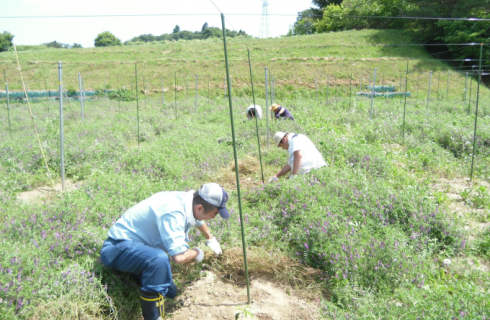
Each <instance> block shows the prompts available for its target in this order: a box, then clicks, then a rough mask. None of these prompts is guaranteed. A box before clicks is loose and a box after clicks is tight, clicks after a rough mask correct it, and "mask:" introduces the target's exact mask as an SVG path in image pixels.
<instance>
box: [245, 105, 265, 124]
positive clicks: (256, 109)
mask: <svg viewBox="0 0 490 320" xmlns="http://www.w3.org/2000/svg"><path fill="white" fill-rule="evenodd" d="M255 116H257V119H258V120H260V119H262V108H261V107H260V106H259V105H257V104H255V105H251V106H248V108H247V119H248V120H252V119H253V118H254V117H255Z"/></svg>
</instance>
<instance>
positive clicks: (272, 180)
mask: <svg viewBox="0 0 490 320" xmlns="http://www.w3.org/2000/svg"><path fill="white" fill-rule="evenodd" d="M278 180H279V179H277V177H276V176H273V177H272V178H270V179H269V183H271V182H277V181H278Z"/></svg>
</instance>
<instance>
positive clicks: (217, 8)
mask: <svg viewBox="0 0 490 320" xmlns="http://www.w3.org/2000/svg"><path fill="white" fill-rule="evenodd" d="M209 1H211V3H212V4H213V6H214V7H215V8H216V9H218V11H219V13H221V14H223V12H221V10H220V9H219V8H218V6H217V5H216V4H214V2H213V0H209ZM225 20H226V21H228V23H229V24H230V26H231V27H232V28H233V29H234V30H235V31H236V29H235V27H233V25H232V24H231V22H230V20H228V19H226V16H225Z"/></svg>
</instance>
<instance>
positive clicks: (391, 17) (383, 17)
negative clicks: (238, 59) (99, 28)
mask: <svg viewBox="0 0 490 320" xmlns="http://www.w3.org/2000/svg"><path fill="white" fill-rule="evenodd" d="M218 10H219V9H218ZM214 15H216V13H151V14H101V15H71V16H10V17H9V16H2V17H0V19H43V18H111V17H114V18H117V17H160V16H214ZM225 15H228V16H262V14H261V13H227V14H225ZM269 16H276V17H281V16H282V17H296V16H297V14H269ZM308 17H310V18H313V17H322V18H323V17H327V18H363V19H364V18H368V19H410V20H451V21H475V22H478V21H490V19H483V18H444V17H441V18H436V17H400V16H355V15H348V16H336V15H308Z"/></svg>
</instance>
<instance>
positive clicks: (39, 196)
mask: <svg viewBox="0 0 490 320" xmlns="http://www.w3.org/2000/svg"><path fill="white" fill-rule="evenodd" d="M80 185H81V183H80V182H76V183H72V182H71V181H69V180H65V192H69V191H73V190H76V189H78V188H79V187H80ZM60 192H62V185H61V183H57V184H55V185H54V188H53V187H47V186H45V187H39V188H37V189H34V190H31V191H26V192H21V193H19V194H18V195H17V200H19V201H21V202H25V203H42V202H45V201H51V200H53V199H54V198H55V196H56V194H58V193H60Z"/></svg>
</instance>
